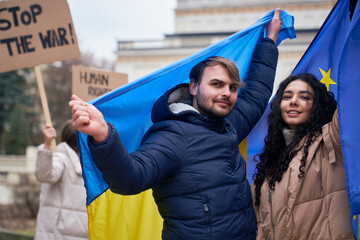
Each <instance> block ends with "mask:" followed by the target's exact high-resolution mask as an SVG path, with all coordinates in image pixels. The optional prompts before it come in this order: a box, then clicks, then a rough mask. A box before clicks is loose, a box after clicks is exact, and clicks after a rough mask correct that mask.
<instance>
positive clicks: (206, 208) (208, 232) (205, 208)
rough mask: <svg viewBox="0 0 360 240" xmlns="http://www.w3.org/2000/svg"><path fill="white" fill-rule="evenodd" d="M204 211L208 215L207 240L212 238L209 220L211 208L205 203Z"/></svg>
mask: <svg viewBox="0 0 360 240" xmlns="http://www.w3.org/2000/svg"><path fill="white" fill-rule="evenodd" d="M204 211H205V215H206V231H207V239H211V237H210V226H209V224H210V219H209V207H208V205H207V204H206V203H204Z"/></svg>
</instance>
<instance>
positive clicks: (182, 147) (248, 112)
mask: <svg viewBox="0 0 360 240" xmlns="http://www.w3.org/2000/svg"><path fill="white" fill-rule="evenodd" d="M279 14H280V10H279V9H277V10H276V11H275V14H274V17H273V20H272V21H271V23H269V25H268V26H267V37H268V38H265V39H264V40H263V41H262V42H261V43H260V44H258V46H257V47H256V50H255V52H254V54H253V59H252V64H251V67H250V70H249V73H248V77H247V81H246V87H245V88H243V89H241V91H240V92H239V94H238V88H239V86H240V77H239V72H238V70H237V68H236V66H235V65H234V64H233V63H232V62H231V61H229V60H227V59H224V58H221V57H211V58H208V59H206V60H204V61H202V62H200V63H198V64H197V65H195V66H194V68H193V69H192V70H191V72H190V84H180V85H178V86H175V87H174V88H173V89H170V90H169V91H167V92H166V93H165V94H164V95H163V96H162V97H160V98H159V99H158V101H157V102H156V103H155V104H154V107H153V110H152V115H151V117H152V121H153V122H154V125H153V126H152V127H151V128H150V129H149V130H148V132H147V133H146V134H145V136H144V138H143V140H142V145H141V147H140V148H139V149H138V150H137V151H135V152H133V153H130V154H128V153H127V151H126V149H125V148H124V147H123V145H122V143H121V140H120V138H119V136H118V134H117V132H116V129H115V128H114V127H113V125H112V124H111V123H107V122H105V120H104V118H103V116H102V114H101V113H100V112H99V111H98V110H97V109H96V108H95V107H94V106H92V105H91V104H87V103H85V102H84V101H82V100H81V99H79V98H78V97H76V96H73V97H72V101H70V103H69V106H70V107H71V109H72V112H73V125H74V127H75V128H76V129H77V130H78V131H81V132H83V133H85V134H87V135H89V137H88V139H87V140H88V145H89V149H90V152H91V155H92V158H93V160H94V162H95V163H96V165H97V167H98V169H99V170H100V171H101V172H102V174H103V176H104V178H105V180H106V181H107V183H108V184H109V187H110V189H111V190H112V191H113V192H115V193H119V194H137V193H139V192H142V191H144V190H146V189H149V188H152V189H153V196H154V198H155V201H156V204H157V206H158V209H159V212H160V214H161V216H162V217H163V218H164V227H163V232H162V238H163V239H255V235H256V218H255V214H254V210H253V208H252V200H251V193H250V187H249V183H248V181H247V180H246V164H245V161H244V159H243V158H242V156H241V155H240V154H239V149H238V144H239V143H240V142H241V140H242V139H244V138H245V137H246V135H247V134H248V133H249V132H250V130H251V128H252V127H253V126H254V125H255V124H256V122H257V121H258V120H259V118H260V116H261V115H262V113H263V111H264V110H265V107H266V105H267V103H268V100H269V98H270V96H271V92H272V86H273V81H274V77H275V69H276V64H277V57H278V51H277V47H276V45H275V42H276V40H277V36H278V32H279V29H280V26H281V22H280V20H279Z"/></svg>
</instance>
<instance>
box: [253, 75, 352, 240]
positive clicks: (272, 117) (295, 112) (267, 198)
mask: <svg viewBox="0 0 360 240" xmlns="http://www.w3.org/2000/svg"><path fill="white" fill-rule="evenodd" d="M268 124H269V129H268V133H267V136H266V138H265V146H264V148H263V149H262V151H261V153H259V154H258V155H257V156H256V157H255V159H256V160H257V162H258V163H257V165H256V173H255V175H254V184H253V186H252V193H253V202H254V208H255V213H256V217H257V222H258V235H257V239H279V240H280V239H281V240H282V239H354V234H353V233H352V230H351V223H350V207H349V202H348V197H347V192H346V183H345V173H344V165H343V159H342V153H341V147H340V138H339V128H338V114H337V110H336V101H335V99H334V97H333V94H332V93H328V92H327V91H326V87H325V86H324V85H323V84H321V83H320V82H319V81H318V79H316V77H315V76H314V75H312V74H299V75H293V76H290V77H288V78H287V79H285V80H284V81H283V82H282V83H281V84H280V86H279V89H278V91H277V93H276V97H275V98H274V100H273V102H272V103H271V113H270V114H269V118H268Z"/></svg>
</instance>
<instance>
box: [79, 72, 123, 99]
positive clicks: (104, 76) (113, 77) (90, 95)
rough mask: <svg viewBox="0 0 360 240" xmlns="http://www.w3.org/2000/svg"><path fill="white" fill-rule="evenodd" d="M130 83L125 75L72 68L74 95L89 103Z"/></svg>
mask: <svg viewBox="0 0 360 240" xmlns="http://www.w3.org/2000/svg"><path fill="white" fill-rule="evenodd" d="M127 82H128V75H127V74H124V73H117V72H110V71H103V70H98V69H94V68H88V67H83V66H74V65H73V66H72V93H73V94H75V95H76V96H78V97H79V98H81V99H82V100H84V101H86V102H88V101H90V100H92V99H94V98H96V97H98V96H101V95H103V94H105V93H107V92H110V91H112V90H114V89H116V88H118V87H120V86H122V85H124V84H126V83H127Z"/></svg>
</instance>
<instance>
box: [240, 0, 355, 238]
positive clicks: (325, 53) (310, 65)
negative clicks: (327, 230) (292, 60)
mask: <svg viewBox="0 0 360 240" xmlns="http://www.w3.org/2000/svg"><path fill="white" fill-rule="evenodd" d="M350 1H351V0H350ZM359 5H360V4H357V6H356V8H355V10H354V12H353V15H352V18H351V19H350V11H349V0H338V1H337V3H336V4H335V6H334V7H333V9H332V11H331V12H330V14H329V15H328V17H327V19H326V20H325V22H324V23H323V25H322V27H321V28H320V30H319V31H318V33H317V35H316V36H315V38H314V39H313V41H312V43H311V44H310V46H309V48H308V49H307V51H306V52H305V54H304V56H303V57H302V58H301V60H300V61H299V63H298V64H297V66H296V67H295V69H294V71H293V73H292V74H298V73H307V72H308V73H312V74H314V75H315V76H316V77H317V78H318V79H319V80H320V81H321V82H322V83H323V84H325V85H326V87H327V89H328V91H331V92H333V93H334V95H335V98H336V99H337V101H338V113H339V125H340V126H339V130H340V140H341V147H342V151H343V159H344V168H345V177H346V184H347V190H348V197H349V203H350V209H351V214H352V224H353V231H354V233H355V235H356V237H357V238H358V232H359V222H358V216H359V214H360V160H359V158H360V124H359V122H358V120H359V119H360V108H359V106H358V104H359V103H360V63H359V61H360V6H359ZM269 112H270V109H269V106H268V108H267V110H266V112H265V114H264V115H263V117H262V119H261V120H260V121H259V122H258V124H257V125H256V126H255V128H254V129H253V131H252V132H251V133H250V135H249V136H248V138H247V141H248V142H247V144H248V159H251V161H252V166H251V164H249V165H250V166H249V167H248V179H249V180H250V179H252V174H253V172H254V168H255V165H254V164H255V163H254V161H253V160H252V159H253V156H254V154H256V153H259V152H260V149H261V147H262V146H263V145H264V141H263V139H264V137H265V135H266V132H267V123H266V120H267V115H268V113H269ZM261 136H263V137H261ZM248 162H249V163H251V162H250V161H248Z"/></svg>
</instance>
